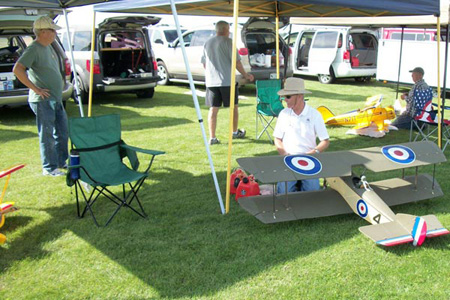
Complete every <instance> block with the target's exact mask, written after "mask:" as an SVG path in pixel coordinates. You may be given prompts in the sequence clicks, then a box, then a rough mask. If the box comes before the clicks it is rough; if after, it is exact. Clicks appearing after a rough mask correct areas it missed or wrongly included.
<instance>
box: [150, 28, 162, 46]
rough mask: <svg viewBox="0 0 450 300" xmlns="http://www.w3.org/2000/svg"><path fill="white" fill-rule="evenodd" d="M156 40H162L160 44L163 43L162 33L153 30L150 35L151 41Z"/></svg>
mask: <svg viewBox="0 0 450 300" xmlns="http://www.w3.org/2000/svg"><path fill="white" fill-rule="evenodd" d="M157 40H161V41H162V43H160V44H163V43H164V42H163V38H162V35H161V33H160V32H159V30H155V31H154V33H153V36H152V43H155V41H157Z"/></svg>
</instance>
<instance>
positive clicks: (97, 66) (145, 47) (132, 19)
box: [59, 16, 160, 103]
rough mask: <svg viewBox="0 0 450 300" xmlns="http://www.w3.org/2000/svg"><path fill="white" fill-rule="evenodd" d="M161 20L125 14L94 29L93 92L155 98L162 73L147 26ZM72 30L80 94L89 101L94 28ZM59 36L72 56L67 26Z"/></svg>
mask: <svg viewBox="0 0 450 300" xmlns="http://www.w3.org/2000/svg"><path fill="white" fill-rule="evenodd" d="M159 20H160V18H157V17H141V16H122V17H113V18H107V19H105V20H104V21H103V22H101V23H100V24H99V26H98V28H97V29H96V31H95V32H96V36H95V37H96V45H95V53H94V85H93V86H94V90H93V91H94V93H102V92H116V93H117V92H119V93H136V95H137V96H138V97H139V98H152V97H153V93H154V91H155V86H156V84H157V82H158V80H159V76H158V74H157V65H156V61H155V58H154V55H153V51H152V48H151V44H150V41H149V38H148V33H147V28H146V26H148V25H151V24H156V23H158V22H159ZM70 32H71V35H72V36H71V41H72V47H73V55H74V60H75V71H76V74H77V76H78V79H79V80H78V82H79V84H80V90H81V93H80V97H81V100H82V102H83V103H87V100H88V95H89V94H88V93H89V80H90V61H91V38H92V33H91V32H92V30H91V28H90V27H88V26H82V25H80V26H78V27H74V28H71V30H70ZM59 35H60V38H61V40H62V42H63V45H64V48H65V49H66V53H67V55H70V54H69V52H68V50H69V43H68V39H67V31H66V29H65V28H63V29H61V30H60V31H59Z"/></svg>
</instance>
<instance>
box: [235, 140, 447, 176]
mask: <svg viewBox="0 0 450 300" xmlns="http://www.w3.org/2000/svg"><path fill="white" fill-rule="evenodd" d="M445 161H446V158H445V156H444V154H443V153H442V151H441V150H440V149H439V147H438V146H437V145H436V144H435V143H433V142H428V141H424V142H414V143H404V144H397V145H389V146H383V147H371V148H364V149H357V150H350V151H337V152H329V153H327V152H325V153H320V154H314V155H288V156H284V157H283V156H279V155H276V156H263V157H245V158H238V159H237V162H238V163H239V165H240V166H241V167H242V168H243V169H244V170H246V171H247V172H249V173H252V174H253V175H254V176H255V178H256V179H258V180H259V181H260V182H262V183H274V182H282V181H295V180H301V179H312V178H326V177H341V176H350V175H351V169H352V166H358V165H360V166H364V167H366V168H367V169H369V170H371V171H374V172H381V171H389V170H395V169H403V168H409V167H418V166H423V165H429V164H435V163H440V162H445Z"/></svg>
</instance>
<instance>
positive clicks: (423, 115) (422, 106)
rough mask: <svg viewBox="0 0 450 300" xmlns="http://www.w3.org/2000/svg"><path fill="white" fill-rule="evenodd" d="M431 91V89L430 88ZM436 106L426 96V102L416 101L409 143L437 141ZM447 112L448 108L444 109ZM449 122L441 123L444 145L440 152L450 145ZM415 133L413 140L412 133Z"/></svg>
mask: <svg viewBox="0 0 450 300" xmlns="http://www.w3.org/2000/svg"><path fill="white" fill-rule="evenodd" d="M430 90H431V88H430ZM434 106H436V105H435V104H434V103H433V101H432V96H430V95H427V100H426V102H424V101H418V103H416V114H415V116H414V117H413V119H412V120H411V128H410V132H409V141H417V140H421V141H437V139H438V137H437V135H436V133H437V130H438V112H437V108H434ZM444 109H446V110H448V109H450V108H449V107H444ZM449 125H450V120H443V122H442V139H443V141H444V145H443V146H442V151H444V150H445V148H446V147H447V145H448V144H449V143H450V127H449ZM414 131H416V133H415V137H414V140H413V138H412V137H413V132H414Z"/></svg>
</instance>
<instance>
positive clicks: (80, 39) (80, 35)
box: [73, 31, 91, 51]
mask: <svg viewBox="0 0 450 300" xmlns="http://www.w3.org/2000/svg"><path fill="white" fill-rule="evenodd" d="M90 50H91V32H90V31H76V32H75V34H74V37H73V51H90Z"/></svg>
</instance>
